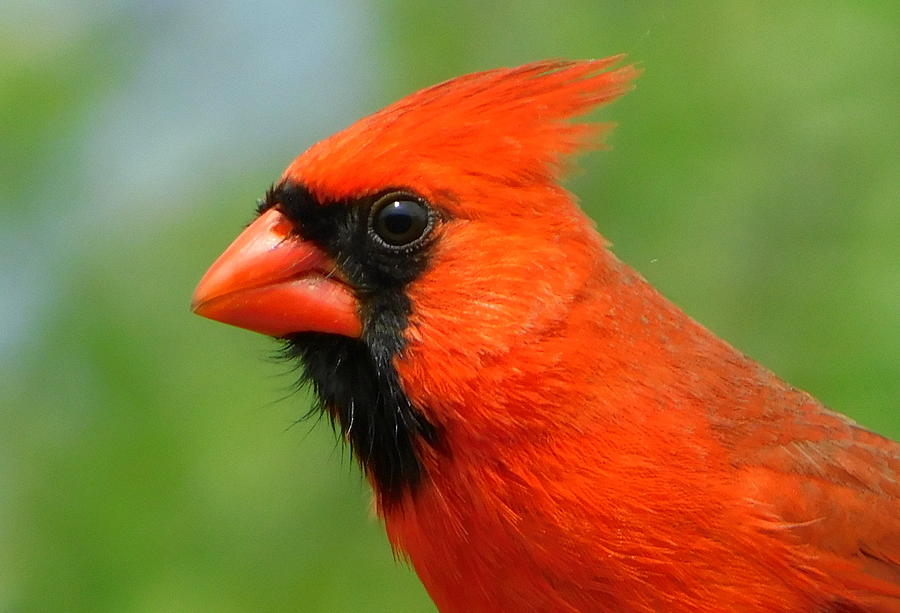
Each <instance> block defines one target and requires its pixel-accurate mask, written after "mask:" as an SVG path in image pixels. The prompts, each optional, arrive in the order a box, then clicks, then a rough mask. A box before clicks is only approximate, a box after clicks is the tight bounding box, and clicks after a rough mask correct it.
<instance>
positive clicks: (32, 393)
mask: <svg viewBox="0 0 900 613" xmlns="http://www.w3.org/2000/svg"><path fill="white" fill-rule="evenodd" d="M212 7H214V8H212ZM898 21H900V20H898V5H897V3H895V2H887V1H886V2H882V3H878V2H852V1H849V0H847V1H844V2H833V3H816V2H812V1H811V0H810V1H805V2H793V3H774V2H773V3H746V2H719V3H713V2H697V3H694V2H685V3H669V2H643V3H632V2H621V1H619V2H597V1H596V0H581V1H577V2H569V3H564V4H556V3H547V2H515V3H514V2H497V3H481V2H459V3H452V4H451V3H437V2H425V3H423V2H413V1H410V0H397V1H394V2H381V3H367V2H356V3H353V2H338V3H314V2H308V3H303V2H290V1H288V0H282V1H281V2H275V3H252V4H251V3H246V4H242V3H238V2H236V1H235V0H230V1H226V2H224V3H219V4H207V3H201V2H199V1H197V0H191V1H188V2H169V1H159V2H158V1H155V0H154V1H151V0H145V1H143V2H141V1H135V2H128V1H126V0H118V1H116V0H110V1H100V0H85V1H83V2H78V3H70V2H66V1H65V0H49V1H44V2H26V3H23V4H19V3H17V0H12V2H11V3H10V2H5V3H3V5H2V7H0V205H2V208H0V222H2V223H0V278H2V280H3V288H4V292H3V295H0V322H2V324H0V362H2V369H0V568H2V569H3V570H2V571H0V610H3V611H86V612H87V611H90V612H95V611H115V612H121V611H141V612H157V611H159V612H168V611H217V612H220V611H221V612H229V611H329V612H333V611H428V610H433V608H432V605H431V604H430V602H429V601H428V598H427V596H426V594H425V592H424V590H423V589H422V588H421V586H420V585H419V583H418V581H417V579H416V578H415V576H414V574H413V573H412V572H411V571H409V570H407V569H406V568H405V566H403V565H402V564H397V563H395V561H394V560H393V559H392V556H391V552H390V549H389V547H388V545H387V542H386V539H385V537H384V536H383V534H382V530H381V527H380V526H379V525H378V522H377V520H375V519H374V518H373V517H372V515H371V511H370V507H369V492H368V491H367V487H366V485H365V484H364V483H363V482H362V480H361V478H360V477H359V474H358V471H357V470H356V467H355V466H354V465H353V463H352V461H351V460H350V459H349V458H348V457H347V453H346V451H345V450H344V449H343V448H342V446H341V445H340V444H339V443H337V442H336V439H335V437H334V435H333V434H332V433H331V431H330V430H329V428H328V427H327V425H326V424H325V423H319V424H315V423H301V424H299V425H296V424H295V422H296V421H297V418H298V417H300V416H301V415H303V413H304V412H305V411H306V408H307V407H308V403H309V400H308V398H307V397H306V396H305V395H304V394H303V393H300V394H292V393H291V385H292V383H293V380H294V377H295V375H294V374H292V373H291V372H289V369H288V368H287V367H286V365H283V364H275V363H273V361H272V360H270V359H269V357H270V355H271V353H272V350H273V349H275V348H276V345H275V344H274V343H273V342H272V341H270V340H268V339H265V338H262V337H257V336H255V335H252V334H250V333H247V332H243V331H239V330H237V329H233V328H229V327H226V326H223V325H218V324H215V323H212V322H210V321H206V320H203V319H200V318H198V317H194V316H192V315H191V314H190V312H189V311H188V308H187V304H188V300H189V297H190V294H191V291H192V288H193V285H194V284H195V282H196V281H197V280H198V278H199V277H200V275H201V274H202V273H203V271H204V270H205V268H206V266H207V265H208V264H209V263H210V262H211V261H212V259H213V258H214V257H215V256H216V255H217V254H218V253H219V251H220V250H221V249H222V248H223V247H224V246H225V245H226V244H227V243H228V242H229V241H230V240H231V238H232V237H233V236H234V235H235V234H236V233H237V232H238V231H239V230H240V229H241V227H242V224H244V223H245V222H247V221H248V220H249V219H250V216H251V210H252V207H253V204H254V201H255V198H256V197H258V196H260V195H261V194H262V192H263V191H264V189H265V188H266V187H267V186H268V185H269V183H270V182H271V181H272V180H273V179H275V178H276V177H277V176H278V175H279V173H280V171H281V169H282V168H283V167H284V166H285V165H286V164H287V162H289V161H290V160H291V159H292V157H293V156H294V155H296V154H297V153H299V152H300V151H301V150H303V149H304V148H306V147H307V146H309V145H310V144H311V143H313V142H314V141H316V140H318V139H320V138H323V137H325V136H327V135H328V134H329V133H331V132H333V131H334V130H336V129H338V128H340V127H342V126H343V125H346V124H348V123H350V122H351V121H353V120H355V119H356V118H358V117H360V116H362V115H364V114H366V113H369V112H371V111H374V110H376V109H378V108H380V107H381V106H382V105H384V104H386V103H388V102H390V101H392V100H394V99H396V98H397V97H399V96H401V95H403V94H406V93H409V92H410V91H413V90H415V89H417V88H419V87H422V86H425V85H429V84H431V83H433V82H436V81H438V80H443V79H446V78H450V77H452V76H455V75H458V74H462V73H465V72H470V71H473V70H479V69H485V68H490V67H495V66H501V65H515V64H519V63H523V62H526V61H529V60H535V59H539V58H545V57H573V58H583V57H601V56H605V55H610V54H613V53H618V52H628V53H629V55H630V58H631V59H632V60H634V61H637V62H639V63H640V64H641V66H642V67H643V68H644V70H645V73H644V75H643V76H642V77H641V79H640V81H639V84H638V88H637V89H636V90H635V91H634V92H632V93H630V94H629V95H628V96H626V97H625V98H624V99H622V100H620V101H618V102H616V103H615V104H614V105H612V106H610V107H608V108H605V109H604V110H602V111H600V112H598V113H596V114H595V115H594V116H595V117H597V118H599V119H606V120H609V119H611V120H615V121H616V122H617V123H618V124H619V127H618V128H617V130H616V131H615V132H614V133H613V134H612V135H611V136H610V138H609V142H610V144H611V145H612V150H611V151H609V152H601V153H595V154H593V155H591V156H589V157H586V158H582V160H581V168H582V172H581V173H580V174H578V175H577V176H575V177H574V178H573V179H572V180H571V181H570V182H569V186H570V188H571V189H572V190H573V191H575V192H576V193H577V194H578V195H579V196H580V198H581V199H582V201H583V203H584V205H585V207H587V208H588V209H589V210H590V212H591V214H592V215H593V216H594V217H595V219H596V220H597V223H598V227H599V228H600V230H601V232H602V233H603V234H604V235H605V236H606V237H607V238H609V239H610V240H611V241H613V243H614V248H615V250H616V251H617V252H618V253H619V255H620V257H622V258H624V259H625V260H626V261H628V262H630V263H631V264H632V265H634V266H635V267H636V268H638V269H639V270H640V271H642V272H643V273H644V274H645V275H646V276H647V277H648V278H649V279H650V280H651V281H652V282H653V283H655V284H656V285H657V286H658V287H659V288H661V289H662V290H663V291H664V293H666V294H667V295H668V296H669V297H671V298H672V299H673V300H675V301H676V302H677V303H678V304H680V305H681V306H682V307H683V308H685V310H686V311H687V312H688V313H690V314H691V315H693V316H694V317H695V318H697V319H698V320H699V321H701V322H703V323H705V324H706V325H708V326H709V327H710V328H711V329H713V330H714V331H716V332H717V333H719V334H720V335H721V336H723V337H724V338H726V339H728V340H729V341H730V342H732V343H733V344H735V345H736V346H738V347H740V348H741V349H743V350H744V351H746V352H747V353H749V354H750V355H751V356H753V357H755V358H756V359H758V360H760V361H761V362H763V363H764V364H766V365H768V366H769V367H770V368H772V369H773V370H775V371H776V372H777V373H779V374H780V375H781V376H783V377H784V378H786V379H787V380H788V381H791V382H792V383H793V384H795V385H797V386H799V387H802V388H805V389H807V390H809V391H811V392H813V393H814V394H815V395H816V396H818V397H819V398H821V399H822V400H823V401H824V402H826V403H827V404H828V405H829V406H831V407H833V408H835V409H837V410H840V411H842V412H845V413H847V414H849V415H851V416H853V417H854V418H855V419H857V420H859V421H861V422H862V423H863V424H865V425H867V426H869V427H872V428H874V429H876V430H878V431H880V432H883V433H885V434H888V435H891V436H893V437H897V436H900V416H898V407H897V400H896V399H897V397H898V392H900V359H898V358H900V317H898V309H900V266H898V264H900V240H897V239H898V236H900V206H898V205H900V202H898V195H900V189H898V187H900V185H898V177H900V168H898V165H900V162H898V149H897V143H898V142H900V134H898V131H900V128H898V126H900V123H898V121H897V117H898V116H900V108H898V97H897V92H898V91H900V88H898V85H900V84H898V78H900V74H898V71H897V64H896V58H897V57H898V43H897V31H898V25H900V23H898Z"/></svg>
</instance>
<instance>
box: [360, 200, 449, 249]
mask: <svg viewBox="0 0 900 613" xmlns="http://www.w3.org/2000/svg"><path fill="white" fill-rule="evenodd" d="M433 217H434V215H433V213H432V211H431V209H430V208H429V207H428V206H427V205H426V204H425V203H424V202H423V201H422V200H420V199H419V198H417V197H415V196H412V195H410V194H404V193H393V194H388V195H386V196H382V197H381V198H379V199H378V200H377V201H376V202H375V204H374V205H373V206H372V212H371V214H370V215H369V232H370V234H371V235H372V236H374V238H375V240H376V241H378V242H380V243H382V244H383V245H384V246H386V247H389V248H402V247H411V246H413V245H415V244H416V243H418V242H419V241H421V240H422V239H423V238H424V237H425V236H426V235H427V234H428V232H429V231H430V230H431V228H432V226H433V225H434V224H433Z"/></svg>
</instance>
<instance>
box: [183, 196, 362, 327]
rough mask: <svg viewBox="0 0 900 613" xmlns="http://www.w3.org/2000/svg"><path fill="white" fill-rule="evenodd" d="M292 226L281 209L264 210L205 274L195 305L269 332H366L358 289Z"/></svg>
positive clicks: (213, 315)
mask: <svg viewBox="0 0 900 613" xmlns="http://www.w3.org/2000/svg"><path fill="white" fill-rule="evenodd" d="M292 229H293V226H292V223H291V222H290V220H288V219H287V218H286V217H285V216H284V215H283V214H282V213H281V212H280V211H278V210H277V209H274V208H272V209H269V210H268V211H266V212H265V213H263V214H262V215H260V216H259V217H258V218H257V219H256V221H254V222H253V223H252V224H250V225H249V226H248V227H247V229H246V230H244V231H243V232H242V233H241V234H240V235H239V236H238V237H237V238H236V239H235V241H234V242H233V243H231V245H230V246H229V247H228V249H226V250H225V252H224V253H222V255H220V256H219V258H218V259H217V260H216V261H215V262H213V265H212V266H210V267H209V270H207V271H206V274H205V275H203V278H202V279H200V283H199V284H198V285H197V289H196V290H194V297H193V299H192V300H191V309H192V310H193V311H194V312H195V313H196V314H197V315H202V316H203V317H208V318H209V319H214V320H216V321H221V322H223V323H226V324H231V325H233V326H238V327H240V328H246V329H247V330H253V331H254V332H260V333H262V334H267V335H269V336H278V337H281V336H287V335H288V334H292V333H295V332H328V333H331V334H342V335H344V336H349V337H352V338H359V337H360V336H361V334H362V323H361V321H360V318H359V313H358V307H359V304H358V302H357V300H356V297H355V296H354V294H353V291H352V290H351V289H350V287H348V286H347V285H346V284H345V283H343V282H342V281H340V280H339V279H337V278H335V276H334V273H335V271H336V266H335V264H334V262H333V261H332V260H331V259H330V258H329V257H328V256H327V255H326V254H325V253H324V252H323V251H322V250H321V249H319V248H318V247H316V246H315V245H313V244H311V243H308V242H306V241H304V240H302V239H300V238H299V237H298V236H297V235H296V233H294V232H292Z"/></svg>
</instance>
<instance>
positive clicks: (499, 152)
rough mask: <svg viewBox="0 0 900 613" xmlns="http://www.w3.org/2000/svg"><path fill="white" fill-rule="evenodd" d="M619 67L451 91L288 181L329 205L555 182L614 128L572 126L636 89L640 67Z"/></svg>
mask: <svg viewBox="0 0 900 613" xmlns="http://www.w3.org/2000/svg"><path fill="white" fill-rule="evenodd" d="M621 58H622V56H614V57H610V58H605V59H601V60H589V61H563V60H548V61H541V62H534V63H531V64H526V65H524V66H520V67H517V68H499V69H496V70H488V71H485V72H478V73H474V74H469V75H465V76H462V77H458V78H456V79H452V80H449V81H445V82H443V83H440V84H438V85H434V86H432V87H429V88H426V89H423V90H421V91H418V92H416V93H414V94H411V95H409V96H407V97H405V98H403V99H402V100H400V101H398V102H396V103H394V104H392V105H390V106H388V107H386V108H385V109H383V110H381V111H379V112H377V113H374V114H373V115H370V116H368V117H365V118H363V119H361V120H359V121H358V122H356V123H355V124H353V125H352V126H350V127H348V128H346V129H345V130H343V131H341V132H338V133H337V134H335V135H334V136H332V137H330V138H328V139H326V140H323V141H321V142H319V143H317V144H316V145H314V146H312V147H311V148H310V149H309V150H307V151H306V152H305V153H303V154H302V155H301V156H300V157H298V158H297V159H296V160H294V162H293V163H292V164H291V165H290V166H289V167H288V168H287V170H286V171H285V174H284V178H286V179H292V180H294V181H300V182H303V183H305V184H306V185H307V187H308V188H310V189H311V190H312V191H313V192H314V193H315V194H316V195H317V196H318V197H319V198H320V199H322V200H325V201H328V200H336V199H340V198H345V197H353V196H360V195H362V194H365V193H369V192H372V191H378V190H382V189H385V188H386V187H402V186H405V185H415V186H417V187H418V188H419V189H420V190H421V189H423V187H424V188H425V189H426V191H432V190H434V191H441V190H452V188H453V185H454V184H456V183H458V181H459V180H460V179H477V178H479V177H481V178H484V179H492V180H493V181H499V182H501V183H503V184H504V185H508V186H516V185H518V186H521V185H525V184H534V183H544V184H546V183H549V182H553V181H555V180H556V179H558V178H560V176H561V175H562V172H563V165H562V163H561V162H562V159H563V157H564V156H566V155H568V154H571V153H574V152H575V151H577V150H579V149H582V148H584V147H586V146H588V145H590V144H592V142H594V141H595V139H596V138H597V137H598V135H599V134H600V133H601V132H602V131H604V129H606V128H608V127H609V124H605V125H604V124H599V125H598V124H577V123H569V122H567V121H565V120H566V119H568V118H571V117H574V116H577V115H581V114H583V113H586V112H587V111H589V110H590V109H591V108H592V107H595V106H597V105H600V104H604V103H607V102H610V101H612V100H613V99H615V98H617V97H618V96H620V95H621V94H623V93H624V92H626V91H628V90H629V89H630V88H631V85H630V82H631V80H632V79H633V78H634V77H636V76H637V75H638V72H639V71H638V70H637V69H636V68H635V67H634V66H630V65H629V66H624V67H620V68H617V69H614V70H607V69H609V68H610V67H611V66H612V65H614V64H615V63H617V62H618V61H619V60H620V59H621Z"/></svg>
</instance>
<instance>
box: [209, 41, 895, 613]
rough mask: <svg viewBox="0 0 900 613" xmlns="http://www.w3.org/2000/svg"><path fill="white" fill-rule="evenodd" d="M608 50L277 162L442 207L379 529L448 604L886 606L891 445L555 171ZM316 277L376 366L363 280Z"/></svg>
mask: <svg viewBox="0 0 900 613" xmlns="http://www.w3.org/2000/svg"><path fill="white" fill-rule="evenodd" d="M618 60H619V58H609V59H605V60H597V61H588V62H567V61H552V62H538V63H534V64H528V65H526V66H522V67H520V68H514V69H500V70H493V71H488V72H483V73H477V74H473V75H468V76H464V77H460V78H458V79H454V80H452V81H448V82H445V83H442V84H439V85H436V86H434V87H431V88H428V89H425V90H422V91H420V92H418V93H415V94H412V95H411V96H409V97H407V98H405V99H403V100H401V101H399V102H397V103H395V104H394V105H391V106H390V107H388V108H386V109H384V110H383V111H380V112H378V113H376V114H374V115H372V116H370V117H367V118H364V119H362V120H360V121H359V122H357V123H356V124H354V125H353V126H351V127H350V128H348V129H346V130H344V131H342V132H340V133H338V134H336V135H335V136H333V137H331V138H329V139H327V140H325V141H322V142H320V143H318V144H316V145H314V146H313V147H311V148H310V149H309V150H308V151H307V152H305V153H304V154H302V155H301V156H300V157H298V158H297V159H296V160H295V161H294V162H293V163H292V164H291V165H290V166H289V167H288V168H287V170H286V171H285V174H284V177H283V181H284V182H286V183H287V184H291V185H294V184H302V185H303V186H304V187H305V189H306V190H308V192H309V194H310V197H311V198H312V199H313V200H315V201H316V202H318V203H319V206H320V207H321V208H322V209H323V210H324V209H328V210H331V209H332V207H336V206H338V207H339V206H346V203H347V202H349V201H354V202H355V201H356V199H360V198H363V199H365V198H367V197H370V196H372V195H374V194H379V193H382V192H384V190H398V189H399V190H405V191H409V192H414V193H415V194H416V195H417V196H418V197H421V199H422V200H423V202H427V203H428V205H429V206H431V207H433V208H434V209H435V210H436V211H437V213H436V215H437V216H438V217H437V219H438V220H439V221H437V222H434V227H433V229H429V230H427V231H429V232H431V235H429V236H428V240H429V241H430V242H429V247H428V249H429V251H428V257H427V264H423V265H422V268H423V269H422V270H421V271H420V273H418V274H417V276H415V277H414V278H412V280H410V281H404V282H403V283H402V284H400V285H401V286H402V291H403V296H404V299H406V300H408V304H409V308H408V312H407V313H405V315H404V317H403V322H404V325H403V327H402V349H400V350H398V351H397V352H396V354H394V355H393V358H392V361H391V368H393V369H394V371H395V372H396V375H397V377H398V382H399V385H400V386H401V388H402V391H403V393H404V395H405V398H407V399H408V400H409V401H410V402H411V405H412V406H413V407H415V409H416V410H417V411H419V412H420V413H421V415H422V416H423V417H424V419H425V420H427V421H428V422H430V424H433V425H434V427H435V429H436V432H437V435H436V436H437V437H438V438H439V443H430V442H428V441H426V440H423V439H417V440H416V443H415V453H416V456H417V458H418V459H419V460H420V462H421V467H422V474H423V475H424V476H423V477H422V479H421V482H420V483H418V485H417V486H416V487H410V488H409V489H407V490H405V491H404V492H403V494H402V496H400V497H399V498H398V499H396V500H391V501H388V500H386V499H384V498H383V497H379V512H380V514H381V515H382V517H383V518H384V521H385V525H386V528H387V532H388V535H389V537H390V540H391V542H392V543H393V545H394V547H395V549H396V550H397V552H398V553H399V554H400V555H402V556H404V557H406V558H408V559H409V560H410V562H411V563H412V564H413V566H414V567H415V569H416V571H417V573H418V574H419V576H420V577H421V578H422V581H423V582H424V584H425V586H426V587H427V589H428V591H429V593H430V594H431V596H432V597H433V598H434V600H435V602H436V603H437V605H438V607H439V608H440V609H441V610H442V611H465V612H469V611H498V610H500V611H647V612H650V611H710V612H712V611H723V610H729V611H900V485H898V481H897V475H898V474H900V446H898V444H897V443H895V442H892V441H890V440H888V439H885V438H883V437H881V436H879V435H877V434H874V433H871V432H869V431H867V430H865V429H863V428H861V427H859V426H857V425H856V424H854V423H853V422H851V421H850V420H848V419H847V418H845V417H843V416H841V415H838V414H836V413H832V412H830V411H828V410H826V409H825V408H823V407H822V405H821V404H820V403H819V402H818V401H816V400H815V399H814V398H812V397H811V396H809V395H808V394H806V393H805V392H802V391H799V390H796V389H794V388H792V387H791V386H789V385H788V384H786V383H784V382H783V381H781V380H779V379H778V378H777V377H775V376H774V375H773V374H772V373H770V372H769V371H767V370H766V369H765V368H763V367H761V366H760V365H758V364H756V363H755V362H753V361H751V360H750V359H748V358H747V357H745V356H744V355H742V354H741V353H739V352H738V351H736V350H735V349H733V348H732V347H730V346H729V345H728V344H727V343H725V342H724V341H722V340H720V339H719V338H717V337H716V336H714V335H713V334H712V333H710V332H709V331H708V330H706V329H705V328H703V327H702V326H700V325H699V324H697V323H696V322H694V321H693V320H691V319H690V318H689V317H688V316H687V315H685V314H684V313H683V312H682V311H680V310H679V309H678V308H677V307H676V306H674V305H673V304H671V303H670V302H668V301H667V300H666V299H665V298H663V297H662V296H661V295H660V294H659V293H658V292H657V291H656V290H654V289H653V288H652V287H651V286H650V285H649V284H648V283H647V282H646V281H645V280H644V279H643V278H641V276H640V275H639V274H637V273H636V272H634V271H633V270H632V269H630V268H629V267H628V266H626V265H624V264H623V263H621V262H620V261H619V260H617V259H616V258H615V256H613V255H612V253H611V252H610V251H608V250H607V249H606V246H605V243H604V241H603V239H602V238H601V237H600V236H599V235H598V234H597V233H596V231H595V230H594V227H593V224H592V223H591V222H590V220H589V219H588V218H587V217H586V216H585V215H584V214H583V212H582V211H581V210H580V209H579V208H578V207H577V206H576V204H575V202H574V199H573V198H572V197H571V195H570V194H568V193H567V192H566V191H565V190H563V189H562V188H561V187H560V186H559V185H558V183H557V181H558V180H559V179H560V178H561V176H562V175H563V172H564V169H565V159H566V156H567V155H569V154H572V153H574V152H576V151H578V150H580V149H582V148H584V147H586V146H590V145H592V144H593V143H595V142H596V138H597V136H598V135H599V134H600V133H601V132H602V127H601V128H598V127H597V126H592V125H585V124H573V123H570V122H568V121H566V120H567V119H569V118H571V117H574V116H576V115H580V114H583V113H585V112H586V111H588V110H589V109H591V108H592V107H594V106H596V105H598V104H602V103H605V102H609V101H610V100H612V99H614V98H616V97H617V96H619V95H620V94H622V93H623V92H625V91H626V90H627V89H629V88H630V81H631V80H632V79H633V78H634V77H635V76H636V75H637V71H636V70H635V69H634V68H633V67H630V66H626V67H623V68H615V69H614V68H612V66H613V65H614V64H615V63H616V62H617V61H618ZM604 71H605V72H604ZM274 206H275V208H276V209H278V208H279V203H274ZM280 206H281V208H280V210H282V212H285V214H286V215H288V216H290V214H289V209H290V207H287V206H285V205H283V204H282V205H280ZM279 214H280V213H279ZM295 221H296V220H295ZM297 223H298V224H299V225H301V226H302V225H303V224H302V223H300V222H297ZM251 228H252V226H251ZM429 228H430V227H429ZM300 233H301V234H302V231H301V232H300ZM311 240H312V242H316V240H321V239H315V238H313V239H311ZM322 244H330V243H327V241H326V242H323V243H322ZM325 248H326V247H323V249H325ZM332 255H333V254H332ZM422 258H423V261H425V256H424V255H423V256H422ZM334 266H335V270H337V271H338V272H337V275H338V277H339V278H340V279H341V280H342V282H345V283H347V284H348V285H349V286H350V288H351V289H352V290H353V292H354V295H355V297H356V300H357V306H356V308H357V314H358V317H359V320H360V322H361V329H362V330H363V331H362V332H361V333H360V335H361V336H360V338H361V339H362V341H363V342H364V343H368V346H369V347H370V348H371V350H372V352H373V355H376V349H375V348H373V345H372V339H373V338H375V337H374V334H375V332H374V331H373V330H375V328H377V327H378V326H376V324H374V323H372V322H374V321H378V320H377V312H376V311H377V308H378V307H377V304H378V303H377V301H375V300H373V299H372V297H371V295H372V293H373V292H375V290H372V289H371V287H358V286H354V282H353V278H352V274H351V273H346V270H345V269H347V266H344V265H343V260H342V259H341V257H338V256H337V255H335V256H334ZM331 275H332V273H331V272H328V273H327V275H326V277H330V276H331ZM198 293H202V292H200V290H198ZM375 293H377V292H375ZM198 303H203V300H199V301H198ZM302 306H303V305H297V308H301V307H302ZM279 308H288V307H287V306H285V305H284V304H281V303H280V304H279ZM329 308H331V307H329ZM341 308H343V307H341ZM334 309H338V307H334ZM329 312H331V311H329ZM335 312H336V311H335ZM216 318H220V319H223V320H225V321H228V317H226V316H222V317H216ZM242 321H243V320H242ZM240 325H245V324H244V323H241V324H240ZM247 327H251V328H252V327H253V326H247ZM345 327H346V329H347V330H355V328H353V327H352V326H349V325H348V326H345ZM310 329H313V330H314V329H317V328H310ZM296 331H297V332H300V331H301V330H299V329H298V330H296ZM345 334H347V335H350V336H352V335H354V334H356V332H353V331H348V332H345ZM326 404H327V403H326ZM359 410H365V408H361V409H359ZM357 451H358V449H357ZM363 463H364V465H366V466H367V464H366V462H365V461H364V462H363ZM368 468H369V467H368V466H367V470H368ZM369 474H370V477H373V479H372V480H373V486H374V487H375V489H376V492H378V491H379V488H380V486H381V485H382V484H381V483H380V482H379V480H378V479H377V478H374V476H373V473H372V472H371V471H370V473H369Z"/></svg>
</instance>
